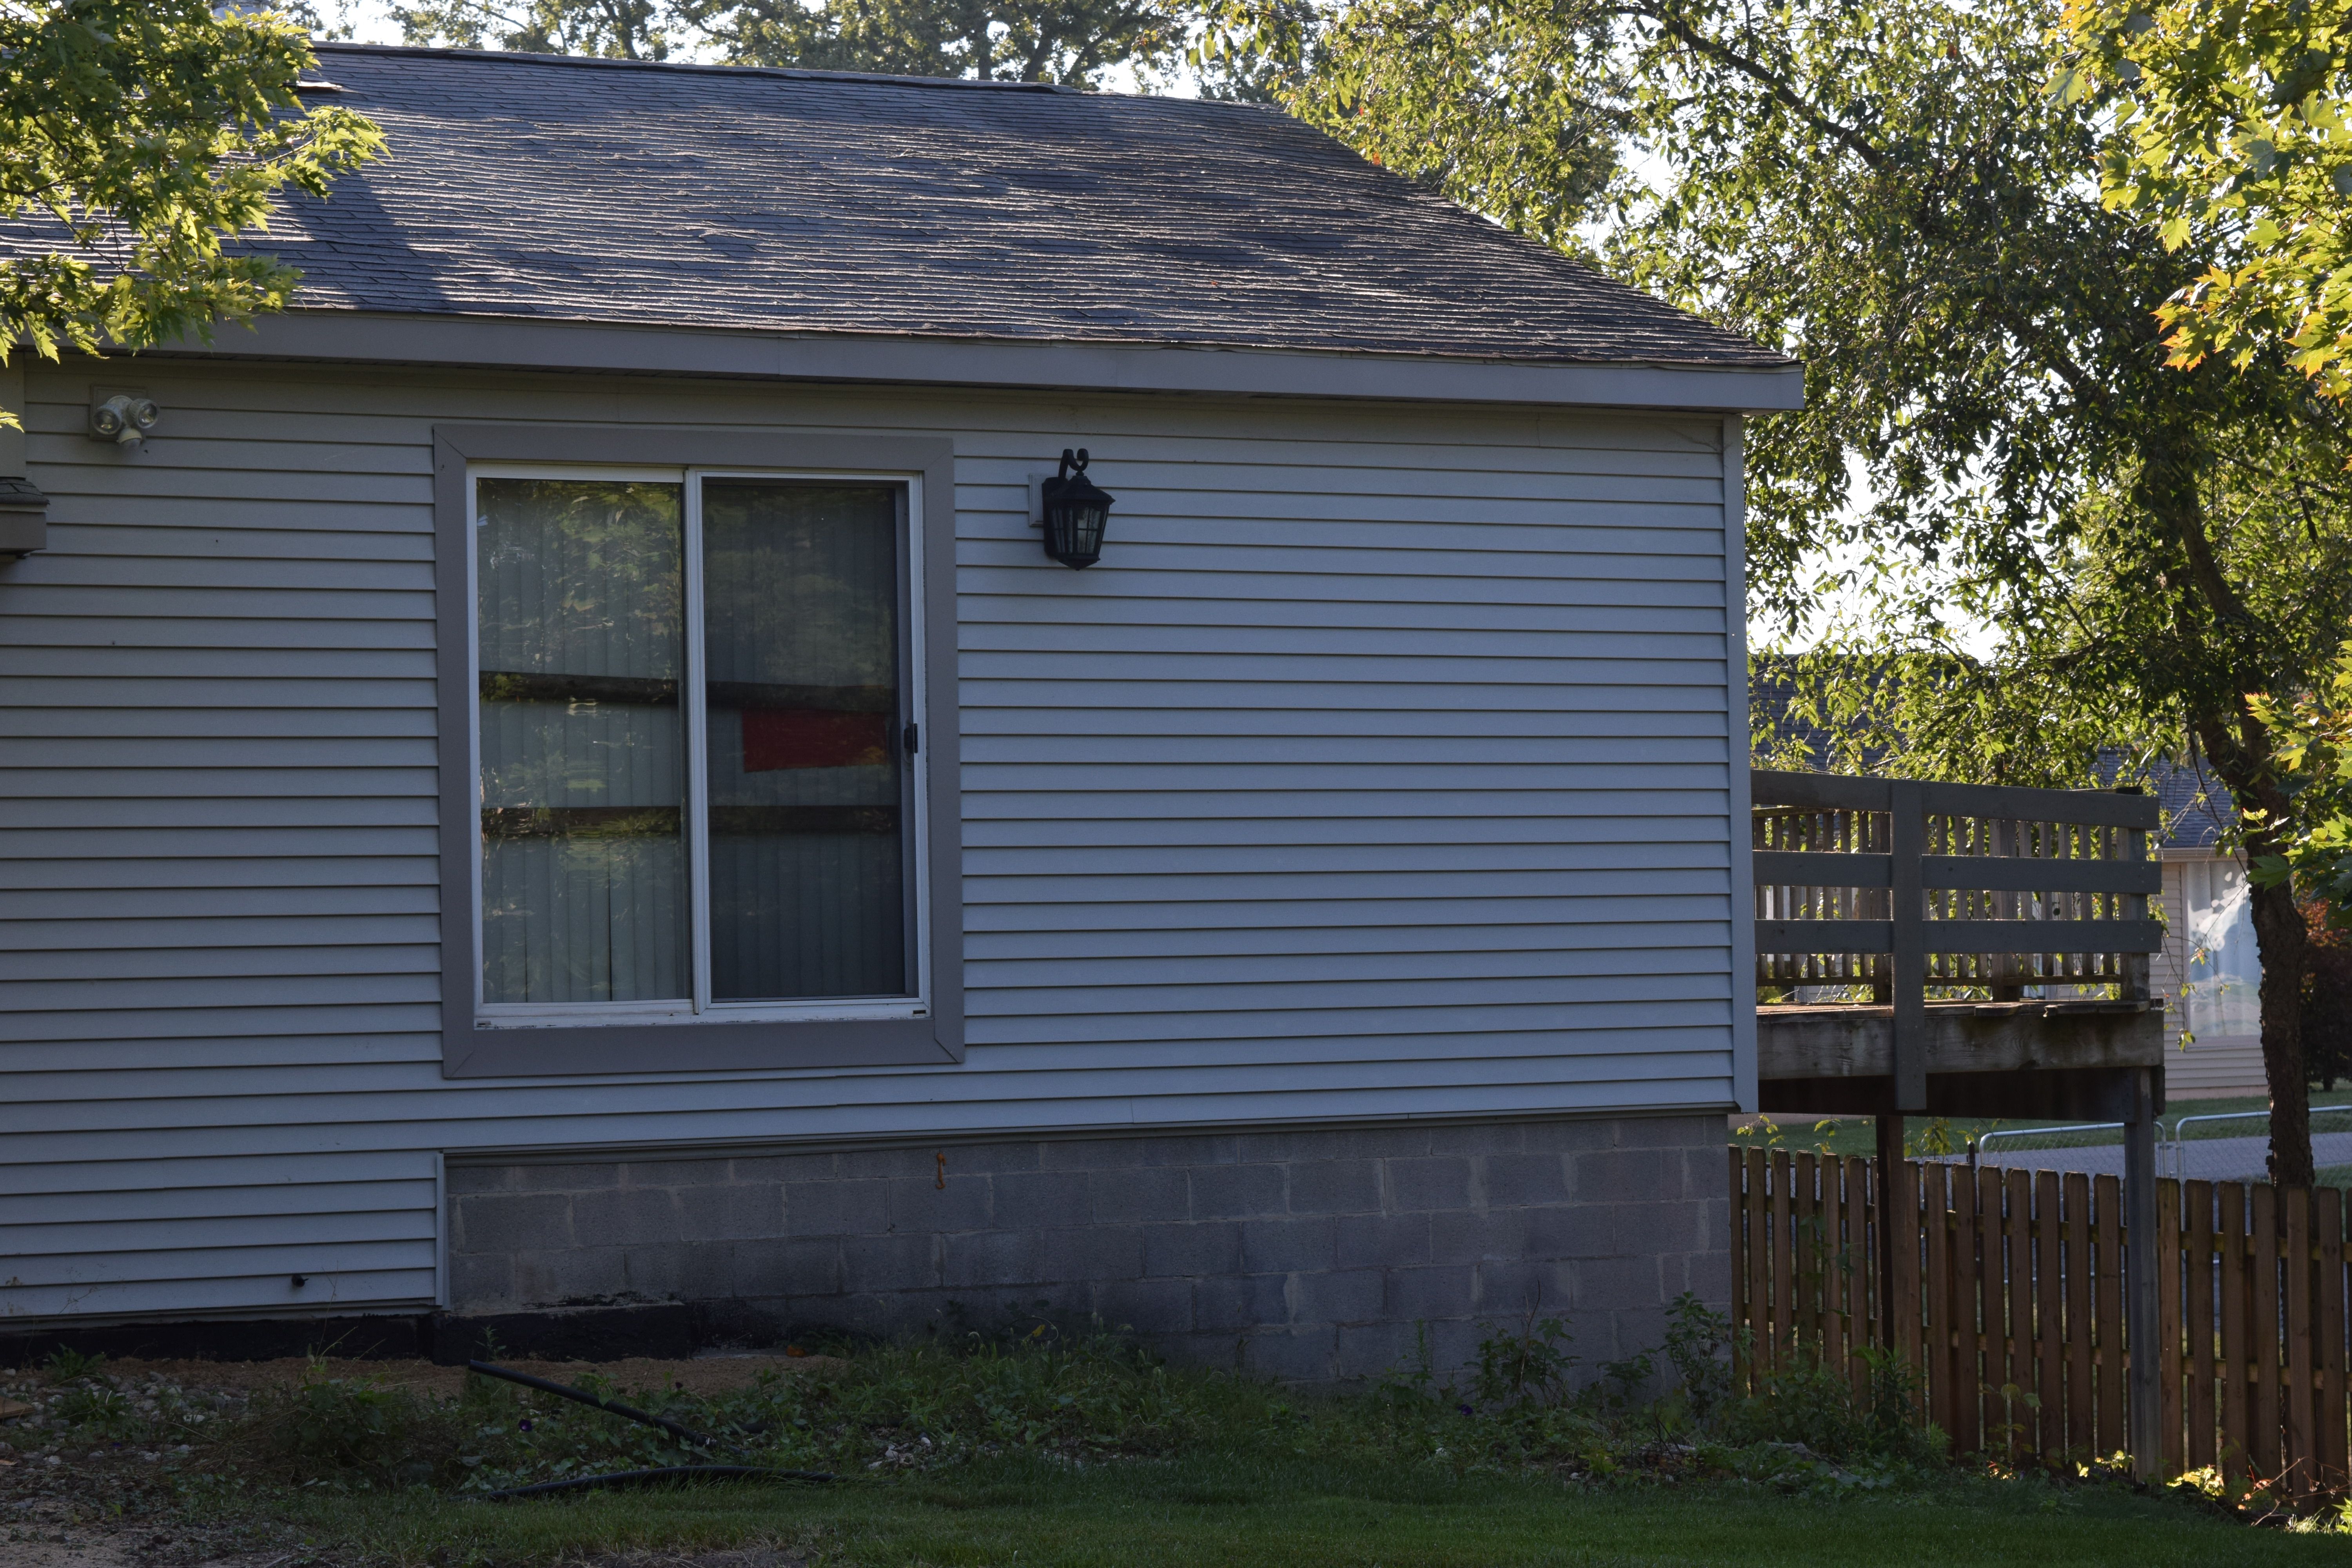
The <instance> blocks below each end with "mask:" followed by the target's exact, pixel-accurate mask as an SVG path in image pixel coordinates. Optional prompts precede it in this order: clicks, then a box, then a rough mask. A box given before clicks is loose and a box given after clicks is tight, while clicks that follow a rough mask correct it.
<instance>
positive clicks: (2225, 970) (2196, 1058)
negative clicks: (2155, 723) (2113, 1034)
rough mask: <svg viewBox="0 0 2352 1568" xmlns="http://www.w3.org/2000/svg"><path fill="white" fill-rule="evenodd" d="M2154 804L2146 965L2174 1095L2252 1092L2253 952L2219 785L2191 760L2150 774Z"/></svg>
mask: <svg viewBox="0 0 2352 1568" xmlns="http://www.w3.org/2000/svg"><path fill="white" fill-rule="evenodd" d="M2157 795H2158V799H2159V800H2160V801H2161V803H2162V805H2163V806H2164V815H2165V835H2164V842H2163V846H2162V848H2161V850H2160V853H2161V855H2162V857H2163V860H2164V895H2163V900H2164V911H2165V916H2166V925H2165V933H2164V952H2163V953H2162V954H2161V956H2159V957H2158V960H2157V963H2156V965H2155V975H2154V978H2155V981H2156V986H2157V990H2158V994H2161V995H2162V996H2163V998H2164V1004H2165V1028H2166V1032H2167V1034H2168V1036H2169V1037H2170V1042H2171V1045H2172V1047H2173V1048H2172V1049H2171V1050H2170V1051H2168V1053H2167V1056H2166V1061H2165V1079H2166V1083H2167V1086H2168V1092H2169V1094H2170V1095H2171V1097H2172V1098H2173V1099H2176V1100H2193V1099H2200V1098H2216V1097H2221V1098H2226V1097H2232V1096H2262V1097H2263V1098H2268V1096H2269V1093H2270V1090H2269V1088H2268V1085H2267V1081H2266V1079H2264V1076H2263V1018H2262V995H2261V993H2262V983H2263V962H2262V954H2261V952H2260V951H2259V950H2258V948H2257V945H2256V943H2255V941H2254V912H2253V906H2252V903H2251V902H2249V901H2248V900H2247V892H2248V890H2249V889H2248V887H2247V883H2246V868H2245V861H2244V858H2242V856H2240V855H2238V854H2235V853H2233V852H2231V851H2230V850H2228V849H2225V848H2223V847H2221V840H2222V836H2223V835H2222V828H2223V825H2224V822H2225V819H2226V814H2227V813H2228V812H2229V811H2230V806H2229V803H2228V795H2227V792H2226V791H2225V790H2224V789H2223V788H2222V786H2221V783H2220V782H2219V781H2218V780H2215V779H2213V778H2211V777H2210V776H2208V775H2207V774H2206V773H2205V772H2204V771H2203V770H2202V768H2201V767H2197V766H2189V767H2175V768H2170V769H2168V770H2166V771H2165V772H2164V773H2161V774H2160V775H2159V776H2158V780H2157Z"/></svg>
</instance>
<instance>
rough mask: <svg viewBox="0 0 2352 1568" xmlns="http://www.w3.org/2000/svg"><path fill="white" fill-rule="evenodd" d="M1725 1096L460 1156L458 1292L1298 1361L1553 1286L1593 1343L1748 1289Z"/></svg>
mask: <svg viewBox="0 0 2352 1568" xmlns="http://www.w3.org/2000/svg"><path fill="white" fill-rule="evenodd" d="M1723 1145H1724V1133H1723V1119H1722V1117H1720V1116H1661V1117H1644V1118H1612V1119H1591V1120H1580V1121H1501V1122H1496V1121H1489V1122H1481V1123H1462V1124H1444V1123H1439V1124H1430V1123H1411V1124H1402V1125H1393V1126H1375V1127H1360V1128H1346V1129H1313V1130H1300V1131H1251V1132H1244V1133H1206V1134H1196V1135H1183V1136H1168V1135H1160V1136H1131V1137H1100V1138H1083V1139H1055V1140H1045V1141H1037V1140H1027V1141H1018V1142H965V1143H950V1144H925V1145H920V1146H913V1145H909V1146H904V1147H860V1148H854V1149H843V1150H832V1151H826V1152H769V1153H759V1154H731V1155H726V1156H714V1157H709V1158H699V1159H600V1160H593V1161H578V1162H568V1163H548V1162H544V1161H533V1162H522V1161H517V1162H512V1163H495V1164H493V1163H479V1164H457V1163H452V1164H451V1165H450V1167H449V1170H448V1191H449V1201H450V1205H451V1207H452V1209H453V1211H454V1212H453V1213H452V1214H451V1215H449V1216H448V1222H449V1226H450V1229H449V1287H450V1295H451V1300H450V1309H451V1310H452V1311H453V1312H454V1313H456V1314H458V1315H461V1316H467V1317H474V1316H489V1315H494V1314H503V1313H514V1312H531V1311H539V1310H550V1309H560V1308H567V1307H584V1306H604V1305H617V1304H627V1303H645V1302H662V1301H687V1302H726V1303H730V1311H729V1314H728V1316H729V1318H730V1321H736V1322H739V1323H740V1322H744V1321H750V1322H753V1323H766V1324H770V1325H772V1327H773V1328H774V1329H775V1331H778V1332H782V1331H788V1330H801V1331H805V1330H807V1329H811V1328H822V1327H836V1328H843V1329H850V1330H856V1331H864V1332H869V1333H879V1334H886V1335H887V1334H903V1333H908V1332H912V1331H920V1330H922V1329H924V1328H926V1327H928V1326H930V1325H932V1324H935V1323H942V1322H945V1323H950V1324H952V1323H956V1322H969V1323H972V1324H976V1325H986V1324H988V1323H990V1322H992V1321H1001V1320H1003V1319H1009V1318H1014V1317H1017V1316H1020V1315H1023V1314H1029V1313H1036V1312H1041V1311H1042V1312H1045V1313H1051V1314H1070V1315H1084V1314H1095V1315H1098V1316H1099V1317H1100V1318H1101V1319H1102V1320H1103V1321H1105V1322H1106V1323H1108V1324H1110V1325H1112V1326H1114V1327H1127V1328H1131V1329H1132V1330H1133V1331H1135V1332H1136V1333H1137V1334H1139V1336H1140V1337H1141V1338H1143V1339H1144V1340H1145V1341H1147V1342H1150V1344H1152V1345H1153V1346H1155V1347H1156V1348H1158V1349H1159V1350H1160V1351H1161V1352H1164V1353H1167V1354H1169V1355H1171V1357H1173V1358H1175V1359H1178V1360H1181V1361H1188V1362H1194V1363H1211V1364H1222V1365H1239V1366H1241V1367H1244V1368H1245V1369H1247V1370H1250V1371H1253V1372H1256V1373H1266V1374H1271V1375H1274V1376H1276V1377H1281V1378H1286V1379H1293V1380H1298V1381H1304V1382H1338V1381H1345V1380H1349V1379H1354V1378H1361V1377H1366V1376H1371V1375H1376V1374H1378V1373H1381V1372H1384V1371H1386V1370H1388V1369H1390V1368H1391V1367H1394V1366H1399V1365H1402V1364H1404V1363H1407V1362H1408V1361H1409V1360H1410V1359H1411V1358H1412V1354H1413V1353H1414V1338H1415V1333H1416V1327H1417V1325H1424V1324H1425V1325H1426V1326H1427V1328H1428V1331H1429V1334H1430V1336H1431V1342H1432V1347H1433V1352H1434V1354H1435V1357H1436V1360H1437V1363H1438V1364H1439V1365H1440V1366H1442V1367H1452V1366H1457V1365H1460V1364H1462V1363H1464V1362H1465V1361H1466V1360H1467V1359H1468V1357H1469V1355H1470V1353H1471V1352H1472V1349H1473V1347H1474V1346H1475V1343H1476V1342H1477V1340H1478V1338H1479V1336H1480V1335H1481V1334H1483V1333H1485V1332H1487V1331H1490V1330H1491V1329H1492V1328H1493V1327H1495V1326H1496V1325H1497V1324H1499V1323H1503V1322H1507V1321H1513V1322H1515V1321H1517V1320H1518V1319H1519V1318H1520V1317H1521V1316H1522V1315H1523V1314H1525V1313H1526V1312H1527V1310H1528V1308H1529V1307H1530V1306H1531V1305H1532V1306H1534V1307H1535V1308H1536V1309H1537V1310H1538V1311H1539V1312H1540V1313H1541V1314H1542V1315H1544V1316H1554V1315H1557V1316H1559V1317H1560V1318H1562V1319H1563V1320H1565V1321H1567V1323H1568V1324H1569V1326H1570V1330H1571V1331H1572V1332H1573V1333H1574V1335H1575V1337H1576V1347H1575V1348H1576V1351H1577V1353H1578V1354H1579V1355H1580V1357H1581V1358H1582V1359H1583V1363H1584V1365H1585V1367H1586V1368H1588V1369H1590V1368H1591V1367H1593V1366H1595V1365H1596V1364H1597V1363H1601V1362H1603V1361H1608V1360H1612V1359H1614V1358H1617V1357H1620V1356H1624V1355H1628V1354H1631V1353H1633V1352H1635V1351H1638V1350H1643V1349H1647V1348H1649V1347H1651V1346H1654V1345H1655V1344H1657V1343H1658V1342H1659V1340H1660V1337H1661V1334H1662V1332H1663V1329H1664V1317H1665V1309H1666V1306H1667V1304H1668V1303H1669V1302H1671V1301H1672V1300H1674V1299H1675V1297H1676V1296H1677V1295H1679V1294H1681V1293H1682V1292H1683V1291H1685V1290H1692V1291H1696V1293H1697V1294H1698V1295H1699V1297H1700V1298H1701V1299H1702V1300H1706V1301H1708V1302H1710V1303H1713V1304H1715V1305H1717V1307H1720V1306H1722V1305H1724V1304H1725V1303H1726V1302H1727V1300H1728V1299H1729V1295H1730V1282H1731V1276H1730V1261H1729V1253H1728V1249H1727V1227H1728V1225H1729V1220H1730V1212H1729V1199H1728V1197H1727V1193H1726V1184H1725V1179H1724V1156H1723Z"/></svg>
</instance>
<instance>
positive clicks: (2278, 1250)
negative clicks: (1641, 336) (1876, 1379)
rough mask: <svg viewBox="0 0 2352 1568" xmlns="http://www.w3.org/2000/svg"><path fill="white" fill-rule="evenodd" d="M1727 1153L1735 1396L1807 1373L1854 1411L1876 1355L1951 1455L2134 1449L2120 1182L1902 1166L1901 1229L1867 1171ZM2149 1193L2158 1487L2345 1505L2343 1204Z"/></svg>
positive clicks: (2269, 1192)
mask: <svg viewBox="0 0 2352 1568" xmlns="http://www.w3.org/2000/svg"><path fill="white" fill-rule="evenodd" d="M1730 1154H1731V1212H1732V1224H1731V1241H1732V1265H1733V1276H1734V1291H1735V1297H1736V1300H1735V1307H1734V1317H1733V1321H1734V1323H1735V1324H1736V1325H1737V1326H1738V1327H1739V1328H1741V1329H1744V1330H1745V1331H1746V1332H1745V1333H1744V1334H1743V1335H1742V1336H1741V1339H1742V1350H1741V1360H1740V1365H1739V1373H1740V1376H1741V1378H1742V1379H1743V1381H1744V1383H1745V1384H1746V1385H1747V1386H1749V1387H1751V1388H1752V1387H1755V1386H1757V1385H1758V1384H1759V1382H1760V1381H1761V1380H1762V1379H1764V1378H1765V1377H1767V1376H1768V1375H1769V1374H1771V1373H1773V1372H1775V1371H1776V1370H1779V1369H1782V1368H1786V1367H1788V1366H1790V1365H1791V1364H1792V1363H1798V1362H1804V1363H1818V1364H1821V1365H1822V1366H1826V1367H1829V1368H1832V1369H1838V1370H1840V1371H1842V1372H1843V1374H1844V1375H1845V1376H1847V1377H1849V1378H1850V1379H1851V1380H1852V1381H1853V1385H1854V1388H1855V1391H1856V1393H1857V1394H1862V1393H1864V1391H1865V1390H1866V1386H1867V1380H1868V1366H1867V1363H1866V1360H1865V1356H1864V1352H1866V1351H1868V1350H1870V1349H1871V1348H1872V1347H1876V1346H1889V1347H1891V1350H1890V1353H1892V1354H1893V1355H1895V1356H1896V1357H1898V1358H1899V1359H1900V1360H1901V1362H1903V1363H1906V1364H1907V1365H1908V1366H1910V1367H1911V1368H1912V1369H1913V1373H1914V1380H1915V1385H1916V1390H1917V1393H1918V1394H1919V1395H1920V1405H1921V1407H1920V1415H1921V1417H1922V1418H1923V1419H1925V1420H1929V1421H1932V1422H1934V1423H1935V1424H1936V1425H1937V1426H1940V1427H1941V1428H1943V1430H1944V1431H1945V1432H1946V1433H1947V1434H1948V1435H1949V1436H1950V1438H1951V1440H1952V1447H1953V1450H1954V1451H1955V1452H1957V1453H1961V1454H1984V1455H1988V1456H1992V1457H1996V1458H2003V1459H2006V1460H2008V1461H2010V1462H2011V1463H2016V1464H2046V1465H2062V1464H2067V1463H2071V1462H2074V1461H2078V1460H2081V1459H2084V1458H2093V1457H2096V1456H2105V1455H2112V1454H2115V1453H2116V1452H2118V1451H2120V1450H2122V1449H2123V1448H2124V1447H2125V1445H2126V1436H2125V1435H2126V1433H2127V1432H2128V1431H2129V1430H2130V1423H2129V1421H2128V1419H2127V1415H2128V1412H2127V1409H2126V1401H2127V1389H2126V1368H2127V1366H2128V1364H2129V1363H2128V1360H2127V1356H2128V1354H2129V1353H2130V1347H2129V1346H2128V1345H2127V1344H2126V1322H2127V1321H2128V1318H2129V1314H2128V1312H2127V1311H2126V1310H2125V1303H2124V1280H2125V1278H2126V1275H2125V1270H2124V1265H2125V1252H2126V1247H2128V1246H2129V1245H2130V1244H2131V1238H2130V1237H2128V1236H2127V1235H2126V1233H2125V1229H2124V1225H2123V1214H2124V1208H2123V1193H2122V1184H2121V1183H2120V1182H2119V1181H2118V1180H2117V1179H2116V1177H2113V1176H2085V1175H2084V1174H2083V1173H2078V1172H2070V1173H2059V1172H2053V1171H2024V1170H2015V1169H2004V1168H1996V1167H1991V1166H1987V1167H1984V1168H1982V1169H1978V1170H1971V1169H1969V1167H1968V1166H1965V1165H1948V1164H1942V1163H1935V1162H1927V1161H1916V1160H1915V1161H1906V1162H1904V1163H1903V1164H1902V1166H1901V1167H1899V1168H1898V1171H1897V1173H1896V1197H1895V1205H1894V1209H1893V1212H1892V1215H1886V1214H1882V1213H1881V1212H1880V1205H1879V1201H1878V1190H1877V1181H1876V1172H1875V1162H1874V1161H1868V1160H1861V1159H1845V1160H1842V1159H1836V1158H1832V1157H1828V1156H1822V1155H1816V1154H1811V1153H1801V1152H1800V1153H1792V1152H1789V1151H1786V1150H1771V1151H1769V1152H1768V1151H1765V1150H1761V1149H1738V1148H1735V1149H1733V1150H1732V1151H1731V1152H1730ZM2157 1196H2158V1205H2157V1214H2158V1236H2157V1247H2158V1291H2159V1295H2158V1330H2159V1331H2160V1333H2161V1334H2162V1336H2163V1338H2162V1342H2161V1343H2162V1347H2163V1355H2164V1361H2163V1370H2162V1373H2161V1375H2160V1380H2159V1384H2158V1386H2159V1388H2160V1390H2161V1398H2162V1403H2163V1415H2162V1428H2161V1429H2162V1432H2163V1444H2164V1452H2163V1456H2162V1460H2163V1468H2164V1471H2165V1473H2166V1474H2168V1475H2176V1474H2179V1473H2180V1472H2181V1471H2182V1470H2184V1469H2196V1468H2203V1467H2205V1466H2209V1465H2218V1466H2220V1467H2221V1468H2223V1469H2224V1470H2226V1471H2228V1472H2231V1473H2232V1474H2234V1475H2237V1476H2247V1475H2252V1477H2253V1478H2255V1479H2261V1480H2271V1479H2276V1480H2277V1481H2278V1482H2279V1483H2280V1486H2281V1489H2282V1490H2284V1492H2286V1493H2288V1494H2289V1495H2292V1496H2302V1497H2310V1496H2315V1495H2319V1494H2326V1495H2330V1496H2333V1495H2337V1494H2340V1493H2343V1492H2344V1491H2346V1490H2347V1429H2352V1428H2347V1420H2352V1410H2347V1403H2346V1392H2347V1385H2346V1359H2347V1347H2346V1333H2347V1320H2348V1319H2352V1310H2347V1309H2352V1292H2347V1284H2352V1281H2347V1275H2346V1268H2345V1264H2346V1258H2345V1232H2344V1222H2345V1203H2344V1194H2342V1193H2341V1192H2339V1191H2337V1190H2336V1189H2334V1188H2326V1187H2323V1188H2320V1189H2318V1190H2316V1191H2306V1190H2303V1189H2298V1188H2288V1189H2284V1190H2283V1191H2282V1190H2280V1189H2277V1188H2273V1187H2272V1186H2270V1185H2268V1184H2262V1183H2244V1182H2169V1181H2168V1182H2165V1183H2164V1184H2161V1185H2160V1186H2159V1187H2158V1194H2157ZM1890 1236H1891V1240H1892V1252H1891V1254H1889V1253H1887V1252H1885V1251H1884V1250H1883V1249H1884V1248H1885V1247H1886V1246H1887V1244H1888V1240H1889V1238H1890Z"/></svg>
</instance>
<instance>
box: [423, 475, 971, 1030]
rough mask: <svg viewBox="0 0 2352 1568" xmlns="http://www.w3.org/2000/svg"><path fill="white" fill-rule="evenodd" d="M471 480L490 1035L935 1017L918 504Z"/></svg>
mask: <svg viewBox="0 0 2352 1568" xmlns="http://www.w3.org/2000/svg"><path fill="white" fill-rule="evenodd" d="M467 482H468V485H469V489H470V508H469V510H470V514H471V523H472V531H473V543H474V552H473V553H474V573H473V582H474V637H473V646H474V665H475V687H476V689H475V700H474V740H475V773H476V778H477V784H478V810H479V813H480V840H479V845H480V847H479V854H478V859H477V862H476V883H477V891H478V900H477V904H476V909H477V912H478V921H477V922H476V931H477V942H476V946H477V949H478V953H477V958H476V973H477V980H478V993H477V1005H478V1019H479V1021H480V1022H481V1023H482V1024H486V1025H491V1026H497V1025H511V1026H551V1025H562V1024H575V1025H576V1024H597V1023H615V1024H618V1023H659V1022H691V1021H694V1020H697V1019H703V1018H709V1019H711V1020H713V1021H718V1020H732V1021H756V1020H759V1019H762V1018H776V1019H790V1018H794V1017H829V1018H856V1017H877V1018H879V1017H919V1016H923V1013H924V1010H925V1005H926V1000H925V979H924V957H925V954H924V952H923V947H924V942H923V922H922V921H920V920H919V918H918V911H919V910H920V909H921V907H922V893H923V889H922V888H921V885H920V884H921V881H922V868H923V864H924V858H923V853H922V845H921V843H920V837H921V832H922V824H923V816H924V814H923V809H922V802H921V799H920V796H921V795H922V793H923V789H924V784H923V780H922V775H921V771H920V770H919V768H917V767H916V766H914V765H912V763H913V758H914V756H915V754H916V752H917V751H918V749H919V744H920V734H919V727H918V726H917V724H916V717H915V716H916V715H918V714H919V712H920V711H921V708H920V702H919V697H920V693H919V690H918V687H919V684H920V671H921V669H922V649H921V642H922V638H921V625H920V616H917V615H913V614H910V613H909V605H910V602H911V601H910V593H911V585H912V584H917V583H919V582H920V581H921V580H922V570H921V563H920V561H919V559H917V558H916V557H917V555H918V554H919V550H920V541H921V536H922V534H921V530H919V529H916V528H911V527H910V526H909V517H910V508H911V506H912V505H913V502H912V499H911V496H910V489H911V486H912V483H913V481H910V480H908V479H891V478H887V477H883V478H875V479H859V478H854V477H842V476H837V475H815V476H795V475H792V474H763V473H729V472H714V471H702V470H696V469H683V470H623V469H617V468H616V469H613V470H609V471H590V470H580V469H561V468H523V467H520V466H499V465H477V466H475V467H474V468H472V469H471V470H470V471H469V473H468V475H467Z"/></svg>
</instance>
